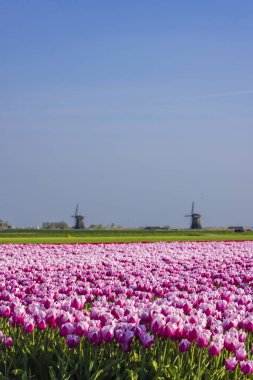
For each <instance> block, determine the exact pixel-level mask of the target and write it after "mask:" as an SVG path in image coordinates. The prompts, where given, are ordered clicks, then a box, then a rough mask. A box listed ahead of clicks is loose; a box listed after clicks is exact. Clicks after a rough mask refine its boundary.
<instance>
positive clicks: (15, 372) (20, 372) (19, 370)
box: [11, 368, 24, 376]
mask: <svg viewBox="0 0 253 380" xmlns="http://www.w3.org/2000/svg"><path fill="white" fill-rule="evenodd" d="M23 372H24V371H23V369H18V368H17V369H14V370H13V371H12V372H11V373H12V374H13V375H14V376H20V375H22V374H23Z"/></svg>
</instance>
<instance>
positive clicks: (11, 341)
mask: <svg viewBox="0 0 253 380" xmlns="http://www.w3.org/2000/svg"><path fill="white" fill-rule="evenodd" d="M12 344H13V340H12V338H11V337H10V336H8V337H7V338H5V339H4V345H5V346H6V347H11V346H12Z"/></svg>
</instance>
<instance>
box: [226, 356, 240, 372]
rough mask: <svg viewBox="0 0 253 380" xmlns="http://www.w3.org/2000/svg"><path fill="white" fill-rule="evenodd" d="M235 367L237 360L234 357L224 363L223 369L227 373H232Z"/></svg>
mask: <svg viewBox="0 0 253 380" xmlns="http://www.w3.org/2000/svg"><path fill="white" fill-rule="evenodd" d="M236 366H237V360H236V358H235V357H229V358H227V359H226V361H225V367H226V370H227V371H234V370H235V369H236Z"/></svg>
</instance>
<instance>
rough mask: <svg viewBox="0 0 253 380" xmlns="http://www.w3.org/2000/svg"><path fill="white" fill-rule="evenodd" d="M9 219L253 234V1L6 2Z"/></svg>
mask: <svg viewBox="0 0 253 380" xmlns="http://www.w3.org/2000/svg"><path fill="white" fill-rule="evenodd" d="M0 14H1V22H0V36H1V37H0V51H1V57H0V162H1V186H0V219H7V220H8V221H9V222H10V223H11V224H12V225H15V226H30V225H41V224H42V223H43V222H46V221H59V220H65V221H66V222H67V223H69V224H71V223H72V220H71V217H70V216H71V215H72V214H73V212H74V209H75V205H76V203H79V210H80V212H82V213H83V214H84V215H85V216H86V223H87V225H89V224H93V223H103V224H111V223H116V224H119V225H122V226H145V225H161V226H162V225H170V226H172V227H186V226H188V225H189V220H188V219H186V218H184V215H185V214H186V213H188V212H189V211H190V208H191V202H192V201H193V200H194V201H195V204H196V211H199V212H200V213H201V214H202V224H203V225H204V226H228V225H237V224H238V225H249V226H252V225H253V206H252V194H253V169H252V141H253V107H252V105H253V74H252V59H253V47H252V35H253V16H252V15H253V3H252V1H250V0H245V1H243V2H238V1H233V0H230V1H229V0H219V1H218V0H212V1H204V2H203V1H200V0H198V1H197V0H193V1H186V0H185V1H177V2H176V1H174V2H172V1H165V0H163V1H162V0H156V1H154V0H153V1H151V0H145V1H144V0H138V1H136V0H135V1H133V0H128V1H116V0H115V1H112V0H107V1H102V0H100V1H97V0H94V1H85V0H83V1H81V0H76V1H60V2H59V1H49V0H44V1H43V2H42V1H31V0H30V1H28V0H26V1H24V0H22V1H21V0H15V1H9V0H8V1H7V0H3V1H1V3H0Z"/></svg>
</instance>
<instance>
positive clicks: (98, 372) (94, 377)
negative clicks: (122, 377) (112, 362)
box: [90, 369, 104, 380]
mask: <svg viewBox="0 0 253 380" xmlns="http://www.w3.org/2000/svg"><path fill="white" fill-rule="evenodd" d="M103 372H104V370H103V369H100V370H98V371H97V372H95V373H94V374H93V375H92V376H91V378H90V380H97V379H98V377H99V376H100V375H101V374H102V373H103Z"/></svg>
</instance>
